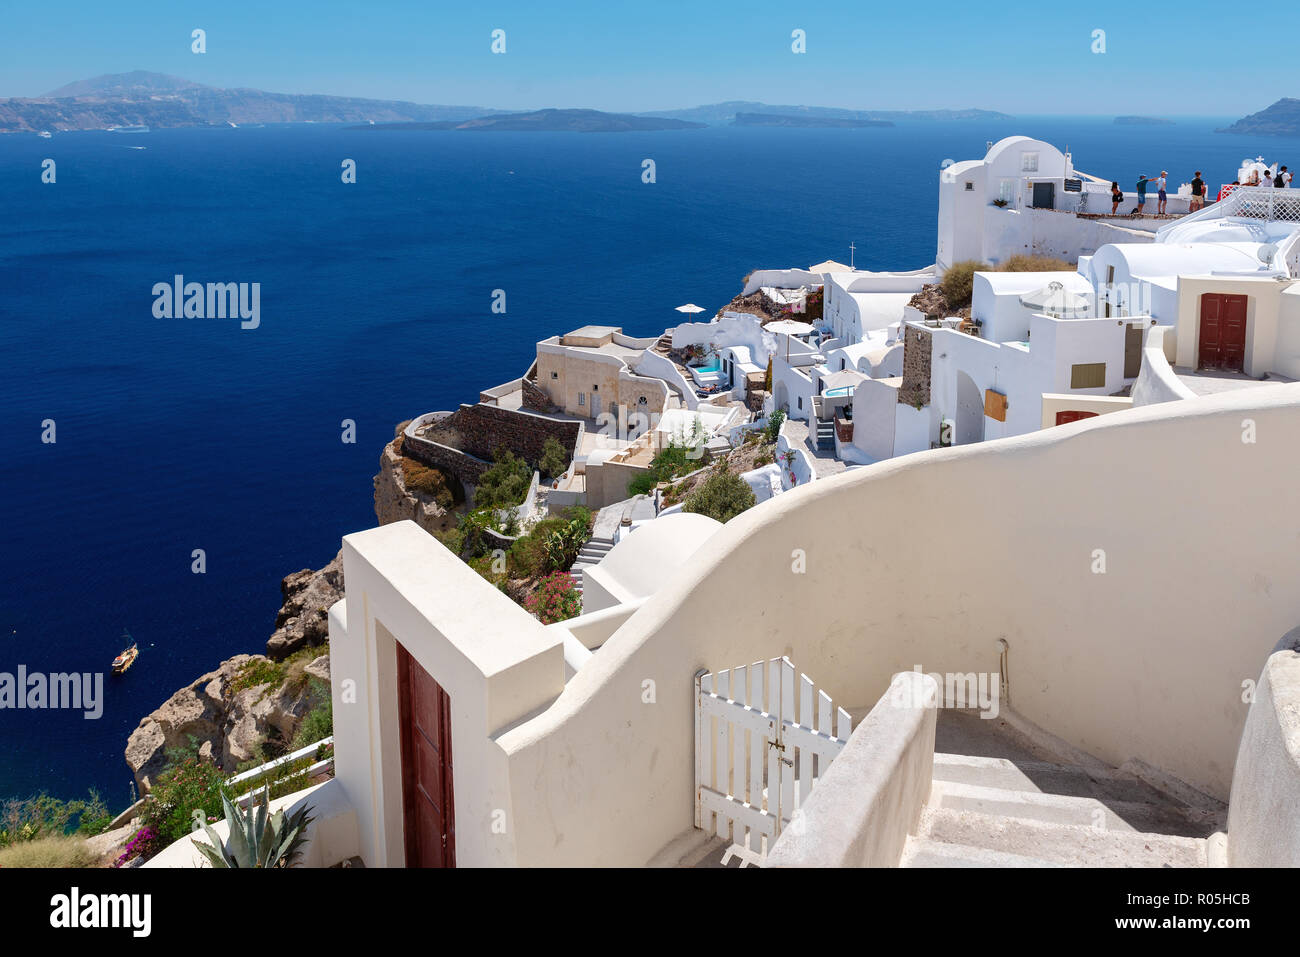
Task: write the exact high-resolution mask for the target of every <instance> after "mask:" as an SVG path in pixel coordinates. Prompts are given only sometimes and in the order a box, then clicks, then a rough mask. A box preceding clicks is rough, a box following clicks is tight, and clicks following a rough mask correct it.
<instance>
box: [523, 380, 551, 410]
mask: <svg viewBox="0 0 1300 957" xmlns="http://www.w3.org/2000/svg"><path fill="white" fill-rule="evenodd" d="M522 389H523V393H524V399H523V404H524V408H526V409H532V410H533V411H534V412H550V411H551V409H553V408H554V405H553V404H552V402H551V397H550V396H549V395H547V394H546V390H545V389H543V388H542V387H541V386H539V385H538V384H537V383H536V382H533V381H531V380H529V379H524V380H523V386H522Z"/></svg>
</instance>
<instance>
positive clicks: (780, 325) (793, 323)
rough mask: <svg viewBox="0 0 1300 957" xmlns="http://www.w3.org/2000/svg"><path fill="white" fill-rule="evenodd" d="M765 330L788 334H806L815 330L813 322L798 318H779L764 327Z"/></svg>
mask: <svg viewBox="0 0 1300 957" xmlns="http://www.w3.org/2000/svg"><path fill="white" fill-rule="evenodd" d="M763 331H764V332H778V333H783V334H784V335H787V336H806V335H808V333H810V332H812V331H813V327H812V323H811V322H799V321H798V320H797V319H778V320H777V321H776V322H769V323H768V324H767V325H765V326H764V327H763Z"/></svg>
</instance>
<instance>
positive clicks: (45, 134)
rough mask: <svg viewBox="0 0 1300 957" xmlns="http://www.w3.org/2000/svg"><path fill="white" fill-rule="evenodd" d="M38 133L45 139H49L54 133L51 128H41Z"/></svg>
mask: <svg viewBox="0 0 1300 957" xmlns="http://www.w3.org/2000/svg"><path fill="white" fill-rule="evenodd" d="M36 135H37V136H39V137H40V138H41V139H43V140H48V139H49V138H50V137H51V136H52V135H53V134H52V133H50V131H49V130H41V131H40V132H39V133H37V134H36Z"/></svg>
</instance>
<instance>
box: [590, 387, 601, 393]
mask: <svg viewBox="0 0 1300 957" xmlns="http://www.w3.org/2000/svg"><path fill="white" fill-rule="evenodd" d="M591 391H592V392H599V391H600V386H599V385H593V386H592V387H591Z"/></svg>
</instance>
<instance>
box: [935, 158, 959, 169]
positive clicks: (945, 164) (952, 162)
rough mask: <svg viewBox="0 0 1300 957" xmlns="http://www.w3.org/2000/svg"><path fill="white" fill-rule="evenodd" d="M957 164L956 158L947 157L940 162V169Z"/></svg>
mask: <svg viewBox="0 0 1300 957" xmlns="http://www.w3.org/2000/svg"><path fill="white" fill-rule="evenodd" d="M956 164H957V161H956V160H951V159H946V160H944V161H943V162H942V163H940V164H939V169H947V168H948V167H949V166H955V165H956Z"/></svg>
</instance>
